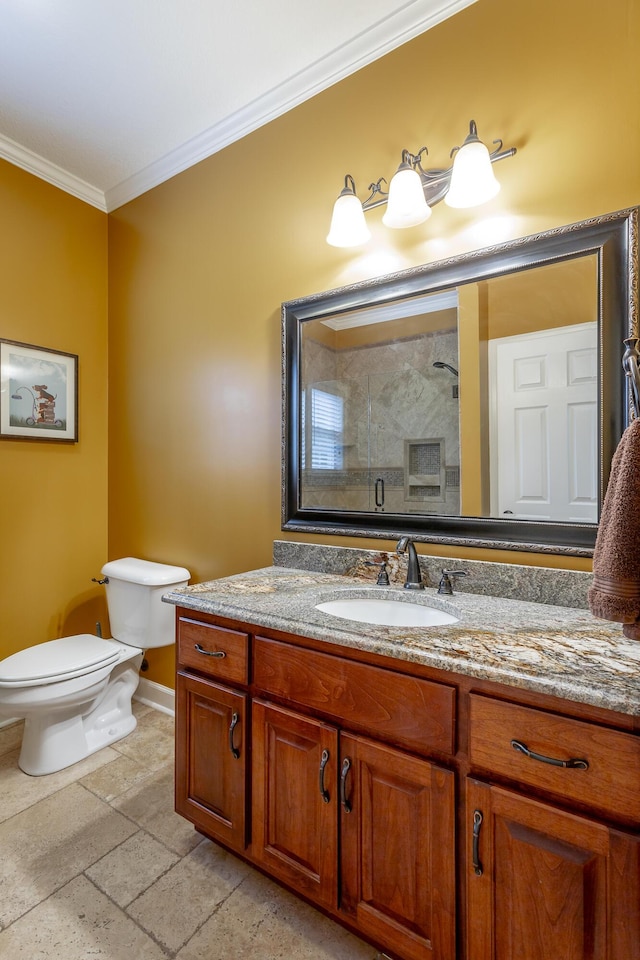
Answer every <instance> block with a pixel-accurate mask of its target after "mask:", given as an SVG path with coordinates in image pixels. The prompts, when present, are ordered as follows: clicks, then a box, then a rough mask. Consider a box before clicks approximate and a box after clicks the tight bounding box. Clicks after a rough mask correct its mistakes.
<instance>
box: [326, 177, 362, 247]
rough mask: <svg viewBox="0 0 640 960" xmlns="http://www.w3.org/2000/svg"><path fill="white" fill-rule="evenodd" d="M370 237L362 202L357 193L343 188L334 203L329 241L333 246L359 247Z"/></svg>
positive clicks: (328, 235)
mask: <svg viewBox="0 0 640 960" xmlns="http://www.w3.org/2000/svg"><path fill="white" fill-rule="evenodd" d="M370 237H371V233H370V231H369V227H368V226H367V221H366V220H365V217H364V210H363V209H362V204H361V203H360V201H359V200H358V198H357V196H356V195H355V193H352V192H351V191H350V190H347V189H345V190H343V191H342V193H341V194H340V196H339V197H338V199H337V200H336V202H335V203H334V205H333V216H332V217H331V226H330V228H329V233H328V234H327V243H329V244H331V246H332V247H358V246H360V244H362V243H366V242H367V240H369V238H370Z"/></svg>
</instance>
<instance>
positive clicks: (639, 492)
mask: <svg viewBox="0 0 640 960" xmlns="http://www.w3.org/2000/svg"><path fill="white" fill-rule="evenodd" d="M589 608H590V610H591V613H592V614H593V615H594V617H599V618H600V619H601V620H614V621H616V622H617V623H623V624H624V627H623V632H624V634H625V636H626V637H629V638H630V639H632V640H640V420H634V421H633V423H632V424H631V425H630V426H629V427H627V429H626V430H625V432H624V433H623V435H622V438H621V440H620V443H619V444H618V449H617V450H616V452H615V454H614V457H613V461H612V464H611V475H610V477H609V484H608V486H607V493H606V496H605V498H604V505H603V508H602V516H601V517H600V525H599V527H598V536H597V538H596V547H595V550H594V554H593V584H592V586H591V587H590V589H589Z"/></svg>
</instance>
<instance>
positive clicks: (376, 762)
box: [340, 734, 455, 960]
mask: <svg viewBox="0 0 640 960" xmlns="http://www.w3.org/2000/svg"><path fill="white" fill-rule="evenodd" d="M340 756H341V764H340V801H341V802H340V817H341V823H340V827H341V841H342V851H341V865H342V871H341V876H342V895H341V909H342V910H343V911H344V912H345V913H347V914H349V915H350V916H352V917H353V918H354V919H355V921H356V923H357V924H358V926H359V927H360V928H361V929H363V930H367V931H368V932H369V935H370V936H372V937H374V939H375V940H377V941H378V942H379V943H382V944H389V945H392V947H393V950H394V951H395V952H397V954H398V955H399V956H401V957H403V958H407V960H422V958H424V957H433V958H434V960H435V958H440V960H449V958H453V957H455V870H454V863H455V830H454V819H455V777H454V774H453V773H452V772H451V771H450V770H445V769H444V768H442V767H439V766H437V765H435V764H432V763H429V762H427V761H426V760H422V759H418V758H417V757H412V756H410V755H409V754H406V753H404V752H402V751H400V750H394V749H392V748H390V747H387V746H384V745H382V744H379V743H374V742H372V741H370V740H366V739H364V738H363V737H358V736H351V735H349V734H346V735H343V736H342V737H341V739H340Z"/></svg>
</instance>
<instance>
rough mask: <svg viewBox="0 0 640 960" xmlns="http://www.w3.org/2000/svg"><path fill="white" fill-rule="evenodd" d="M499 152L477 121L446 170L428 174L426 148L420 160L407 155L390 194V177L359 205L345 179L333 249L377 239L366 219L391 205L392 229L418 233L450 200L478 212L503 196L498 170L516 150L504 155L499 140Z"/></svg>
mask: <svg viewBox="0 0 640 960" xmlns="http://www.w3.org/2000/svg"><path fill="white" fill-rule="evenodd" d="M493 143H494V145H495V149H494V150H493V151H492V152H489V150H488V148H487V147H486V146H485V144H484V143H483V142H482V140H480V139H479V137H478V129H477V127H476V124H475V121H474V120H471V122H470V123H469V134H468V136H467V138H466V140H465V141H464V143H463V144H462V146H461V147H454V148H453V150H452V151H451V153H450V157H453V163H452V164H451V166H450V167H447V168H446V169H432V170H425V169H424V168H423V166H422V156H423V154H424V155H425V156H426V155H427V153H428V150H427V148H426V147H421V149H420V150H419V151H418V153H416V154H412V153H409V151H408V150H403V151H402V161H401V163H400V166H399V167H398V169H397V171H396V173H395V175H394V176H393V178H392V180H391V183H390V184H389V190H388V192H387V191H386V190H384V189H383V188H382V186H381V184H383V183H384V184H386V182H387V181H386V180H385V178H384V177H380V179H379V180H377V181H376V182H375V183H370V184H369V191H370V192H369V196H368V197H367V199H366V200H365V201H364V202H361V201H360V200H359V199H358V196H357V194H356V185H355V182H354V179H353V177H352V176H351V175H350V174H347V176H346V177H345V178H344V189H343V190H342V192H341V194H340V196H339V197H338V199H337V200H336V202H335V205H334V208H333V216H332V218H331V227H330V229H329V234H328V236H327V243H329V244H331V246H333V247H357V246H360V245H361V244H363V243H366V242H367V240H369V238H370V236H371V233H370V231H369V228H368V226H367V223H366V219H365V213H366V212H367V211H368V210H372V209H373V208H374V207H379V206H382V205H383V204H386V205H387V209H386V211H385V214H384V216H383V218H382V222H383V223H384V225H385V226H387V227H393V228H404V227H414V226H416V225H417V224H419V223H424V221H425V220H427V219H428V218H429V217H430V216H431V207H433V206H434V205H435V204H436V203H439V202H440V200H444V202H445V203H446V204H448V205H449V206H450V207H458V208H468V207H477V206H480V204H482V203H486V202H487V201H488V200H491V198H492V197H495V195H496V194H497V193H498V191H499V189H500V184H499V183H498V181H497V180H496V178H495V176H494V174H493V170H492V164H494V163H496V161H498V160H504V159H505V158H506V157H512V156H513V155H514V154H515V153H516V148H515V147H511V148H510V149H509V150H503V149H502V140H494V141H493Z"/></svg>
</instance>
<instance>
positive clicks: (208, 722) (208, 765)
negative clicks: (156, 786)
mask: <svg viewBox="0 0 640 960" xmlns="http://www.w3.org/2000/svg"><path fill="white" fill-rule="evenodd" d="M176 697H177V703H176V810H177V812H178V813H181V814H182V816H183V817H187V819H188V820H191V821H192V823H194V824H195V826H196V827H198V829H199V830H202V832H203V833H206V834H207V836H209V837H213V838H214V839H219V840H222V841H223V842H224V843H227V844H229V845H230V846H232V847H235V849H237V850H243V849H244V847H245V846H246V799H245V796H246V792H245V784H246V773H247V759H246V758H247V750H246V743H245V731H246V717H247V697H246V695H245V694H243V693H237V692H236V691H234V690H230V689H229V688H228V687H223V686H220V685H219V684H217V683H213V682H212V681H210V680H203V679H199V678H197V677H191V676H189V675H187V674H182V673H179V674H178V677H177V690H176Z"/></svg>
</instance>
